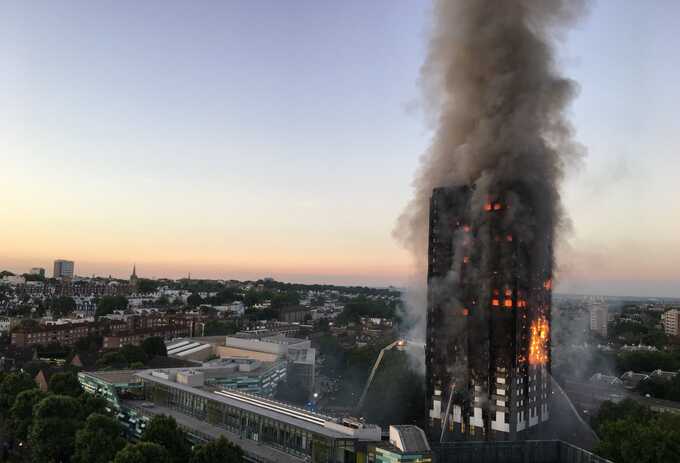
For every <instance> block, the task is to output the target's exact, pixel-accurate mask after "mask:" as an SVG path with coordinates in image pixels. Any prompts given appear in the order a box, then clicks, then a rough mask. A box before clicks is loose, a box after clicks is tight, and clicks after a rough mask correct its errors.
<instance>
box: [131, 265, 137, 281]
mask: <svg viewBox="0 0 680 463" xmlns="http://www.w3.org/2000/svg"><path fill="white" fill-rule="evenodd" d="M130 278H137V264H132V275H131V276H130Z"/></svg>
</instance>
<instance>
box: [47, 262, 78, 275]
mask: <svg viewBox="0 0 680 463" xmlns="http://www.w3.org/2000/svg"><path fill="white" fill-rule="evenodd" d="M74 268H75V264H74V262H73V261H72V260H63V259H57V260H55V261H54V271H53V272H52V277H54V278H58V279H62V280H64V279H65V280H70V279H72V278H73V273H74Z"/></svg>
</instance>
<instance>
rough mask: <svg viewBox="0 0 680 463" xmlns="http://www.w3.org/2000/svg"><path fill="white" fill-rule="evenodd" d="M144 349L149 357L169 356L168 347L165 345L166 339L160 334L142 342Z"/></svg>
mask: <svg viewBox="0 0 680 463" xmlns="http://www.w3.org/2000/svg"><path fill="white" fill-rule="evenodd" d="M142 349H143V350H144V352H146V355H147V356H148V357H149V358H153V357H156V356H161V357H167V356H168V349H167V348H166V347H165V341H163V338H161V337H158V336H153V337H151V338H146V339H145V340H144V341H143V342H142Z"/></svg>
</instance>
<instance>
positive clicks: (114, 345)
mask: <svg viewBox="0 0 680 463" xmlns="http://www.w3.org/2000/svg"><path fill="white" fill-rule="evenodd" d="M190 334H191V329H190V327H189V326H182V325H162V326H155V327H150V328H139V329H135V330H127V331H120V332H118V333H116V334H114V335H108V336H104V338H103V341H102V347H103V348H104V349H120V348H121V347H124V346H139V345H141V344H142V343H143V342H144V340H145V339H147V338H153V337H159V338H163V339H174V338H182V337H186V336H189V335H190Z"/></svg>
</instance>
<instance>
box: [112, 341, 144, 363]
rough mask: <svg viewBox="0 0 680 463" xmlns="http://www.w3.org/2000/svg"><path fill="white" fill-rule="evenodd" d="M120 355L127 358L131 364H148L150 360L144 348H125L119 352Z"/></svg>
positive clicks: (131, 346)
mask: <svg viewBox="0 0 680 463" xmlns="http://www.w3.org/2000/svg"><path fill="white" fill-rule="evenodd" d="M118 352H119V353H120V355H122V356H123V357H125V361H126V362H127V363H128V364H130V363H142V364H143V363H146V361H147V360H148V359H149V357H148V355H147V354H146V352H145V349H144V348H143V347H142V346H133V345H127V346H123V347H122V348H121V349H120V350H119V351H118Z"/></svg>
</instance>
